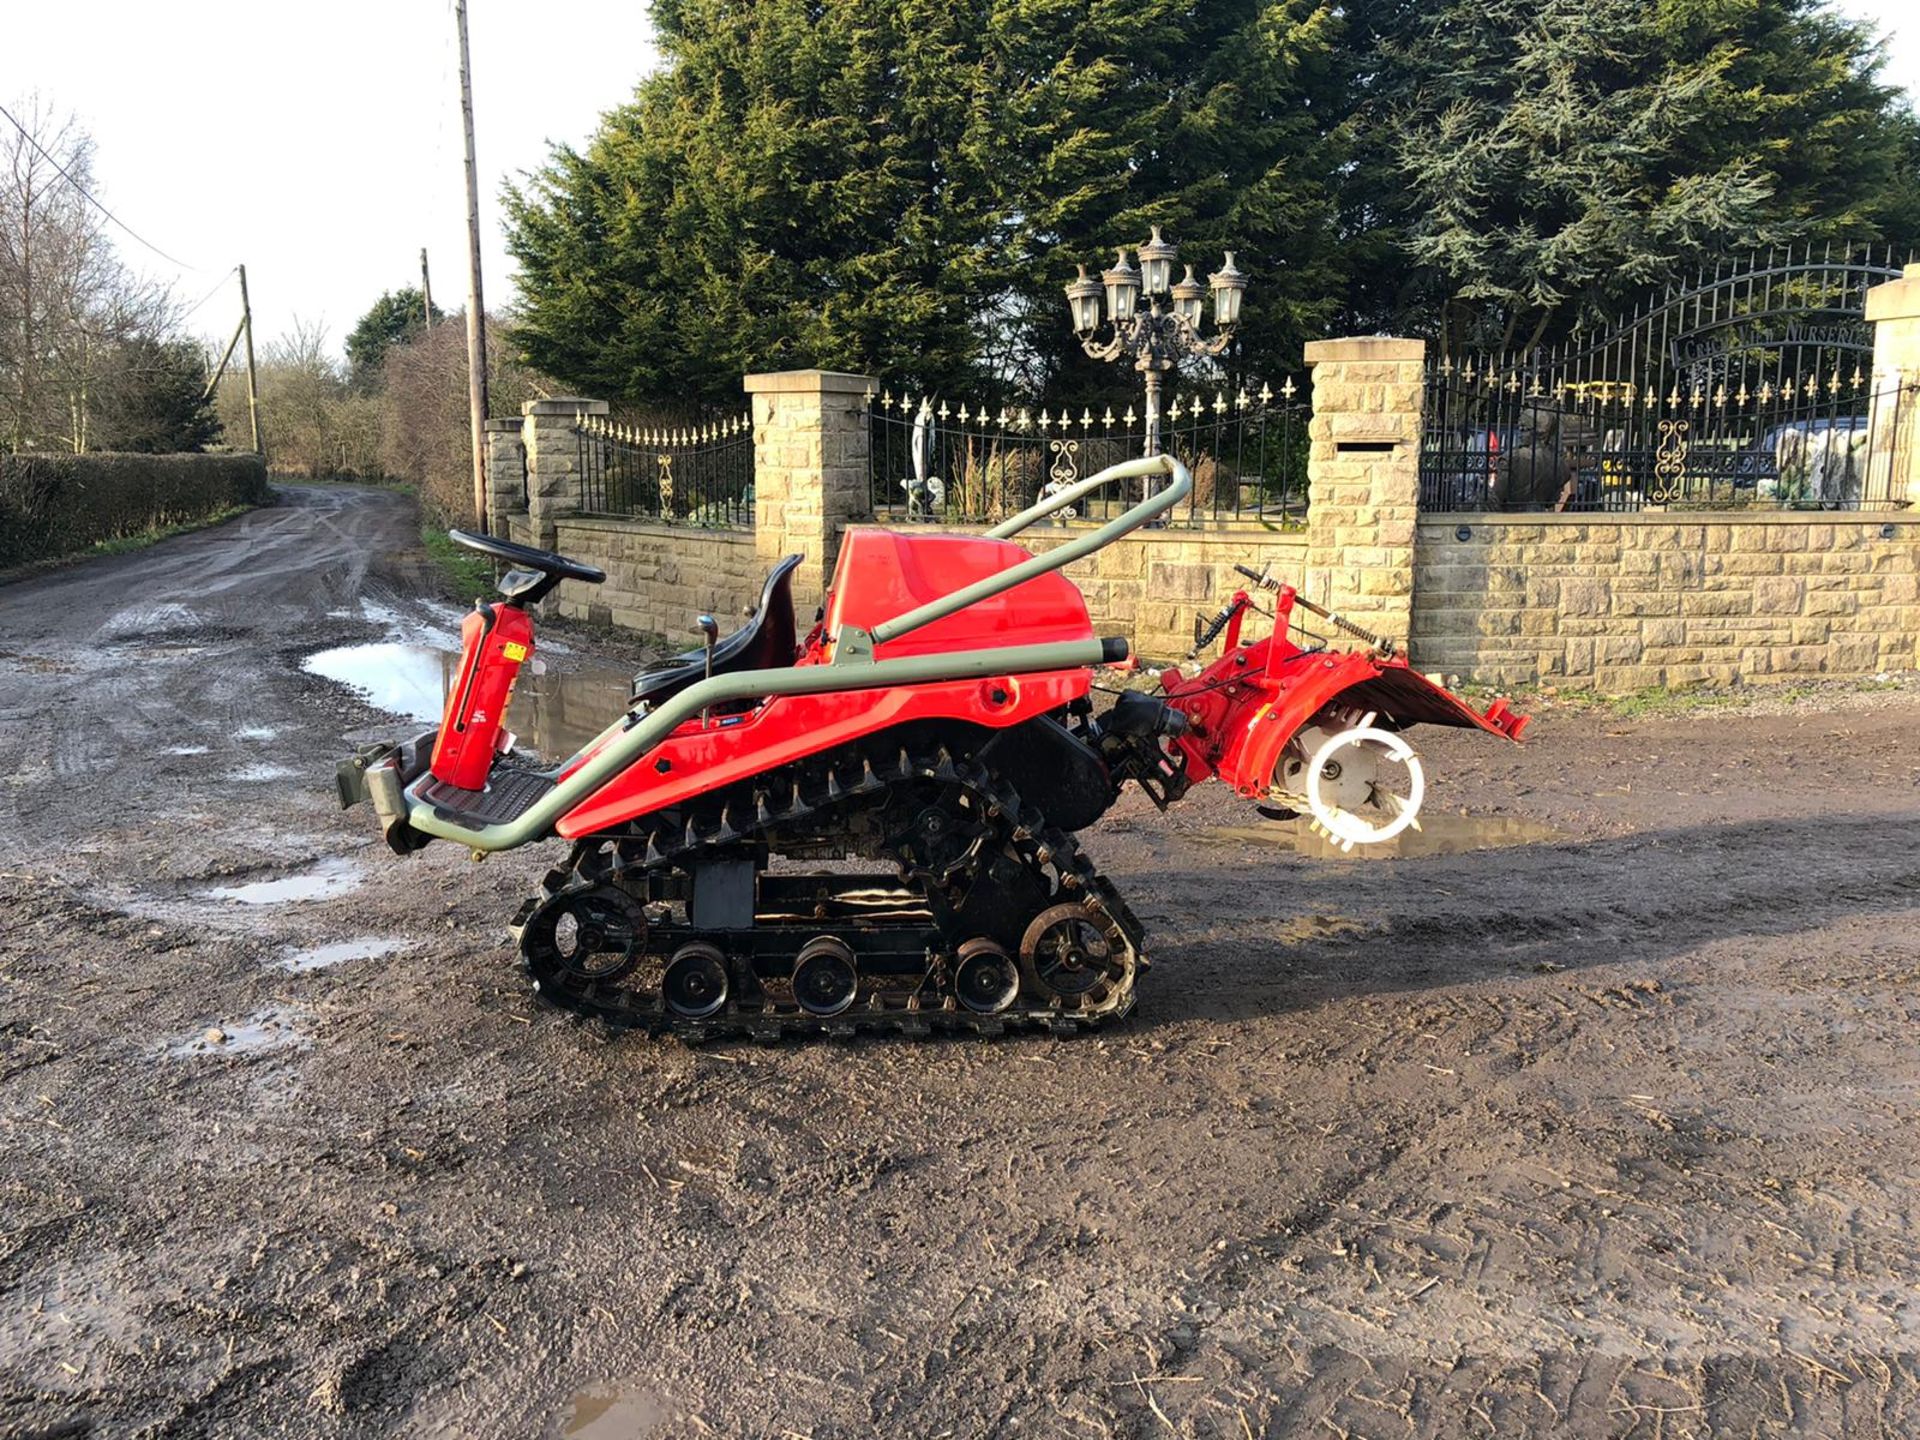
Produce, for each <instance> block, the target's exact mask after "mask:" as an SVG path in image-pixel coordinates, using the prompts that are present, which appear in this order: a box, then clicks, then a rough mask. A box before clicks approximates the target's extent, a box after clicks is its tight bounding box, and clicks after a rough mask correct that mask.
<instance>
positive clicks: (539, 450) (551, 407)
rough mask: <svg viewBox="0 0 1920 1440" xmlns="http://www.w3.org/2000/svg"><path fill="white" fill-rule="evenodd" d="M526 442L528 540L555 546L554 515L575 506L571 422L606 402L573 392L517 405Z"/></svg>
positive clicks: (602, 410)
mask: <svg viewBox="0 0 1920 1440" xmlns="http://www.w3.org/2000/svg"><path fill="white" fill-rule="evenodd" d="M520 413H521V415H522V416H523V417H524V418H523V421H522V424H521V429H520V434H521V440H522V443H524V444H525V445H526V447H527V520H528V522H529V524H530V525H531V526H532V529H533V540H532V542H531V543H532V544H534V545H535V546H537V547H539V548H540V549H542V550H551V549H553V548H554V538H555V533H556V532H555V530H554V521H555V520H556V519H557V518H558V517H559V516H561V515H564V514H567V513H569V512H571V511H574V510H578V509H579V508H580V442H579V439H578V437H576V436H575V435H574V433H573V427H574V425H575V423H576V422H577V421H578V420H579V418H580V417H581V416H582V415H604V414H606V413H607V402H606V401H604V400H586V399H582V398H580V397H579V396H575V395H555V396H553V397H552V398H550V399H546V400H529V401H527V403H526V404H524V405H522V406H521V407H520Z"/></svg>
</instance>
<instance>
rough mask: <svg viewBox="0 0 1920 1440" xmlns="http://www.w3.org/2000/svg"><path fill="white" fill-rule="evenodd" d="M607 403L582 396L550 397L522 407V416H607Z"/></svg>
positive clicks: (530, 402)
mask: <svg viewBox="0 0 1920 1440" xmlns="http://www.w3.org/2000/svg"><path fill="white" fill-rule="evenodd" d="M607 408H608V407H607V402H606V401H604V400H589V399H587V398H586V397H584V396H581V395H549V396H548V397H547V398H546V399H545V400H529V401H527V403H526V404H524V405H522V406H521V407H520V413H521V414H522V415H566V416H573V415H605V414H606V413H607Z"/></svg>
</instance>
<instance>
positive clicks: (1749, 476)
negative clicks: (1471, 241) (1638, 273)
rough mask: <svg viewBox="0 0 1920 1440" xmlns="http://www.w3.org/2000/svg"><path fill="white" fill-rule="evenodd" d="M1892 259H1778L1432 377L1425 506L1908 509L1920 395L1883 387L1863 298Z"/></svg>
mask: <svg viewBox="0 0 1920 1440" xmlns="http://www.w3.org/2000/svg"><path fill="white" fill-rule="evenodd" d="M1899 274H1900V270H1899V269H1898V267H1896V266H1895V265H1894V264H1893V263H1892V257H1891V255H1884V254H1883V255H1880V256H1874V255H1872V254H1870V253H1869V254H1861V253H1857V252H1855V253H1844V254H1835V253H1834V252H1832V251H1831V250H1826V251H1822V252H1820V253H1819V254H1817V255H1816V254H1814V253H1813V252H1812V251H1811V250H1803V251H1800V252H1799V253H1797V254H1796V253H1795V252H1792V251H1787V252H1781V253H1776V254H1772V255H1769V256H1766V257H1764V258H1756V259H1755V260H1753V261H1751V262H1750V263H1748V264H1747V265H1745V266H1743V267H1740V268H1737V269H1736V268H1723V269H1722V270H1719V271H1716V272H1715V273H1714V274H1713V275H1711V276H1703V277H1701V279H1700V280H1699V281H1698V283H1696V284H1694V285H1690V286H1685V287H1680V288H1678V289H1675V290H1672V291H1669V292H1668V293H1667V294H1666V295H1664V296H1662V297H1660V298H1659V299H1658V300H1656V301H1650V302H1649V303H1648V304H1646V305H1644V306H1643V307H1641V309H1640V310H1639V311H1638V312H1636V313H1635V314H1634V315H1633V316H1631V317H1629V318H1628V319H1626V320H1625V321H1623V322H1622V323H1621V324H1620V325H1618V326H1616V327H1614V328H1613V329H1612V330H1610V331H1608V332H1607V333H1606V334H1604V335H1601V336H1599V337H1597V338H1595V337H1582V336H1576V337H1575V338H1574V340H1573V341H1572V342H1571V343H1569V344H1568V345H1566V346H1563V347H1560V348H1557V349H1550V350H1535V351H1530V352H1527V353H1525V354H1519V355H1479V356H1442V357H1440V358H1439V359H1438V360H1437V361H1436V362H1435V363H1434V364H1432V365H1431V366H1430V367H1429V370H1428V375H1427V393H1426V418H1425V435H1424V442H1423V445H1422V448H1421V470H1420V491H1421V495H1420V498H1421V505H1422V508H1424V509H1427V510H1441V511H1447V510H1488V509H1493V510H1540V509H1548V510H1637V509H1641V508H1644V507H1646V506H1650V505H1656V506H1676V505H1678V506H1714V507H1718V506H1737V505H1759V506H1793V507H1803V506H1804V507H1815V508H1834V509H1848V508H1861V507H1872V508H1879V507H1885V506H1897V505H1903V504H1905V503H1906V494H1905V488H1906V487H1905V482H1904V479H1903V478H1902V471H1901V470H1900V469H1899V466H1898V464H1897V462H1896V457H1895V454H1894V440H1893V437H1895V436H1898V435H1900V434H1901V433H1902V431H1903V429H1911V428H1912V427H1911V425H1910V424H1907V425H1903V423H1902V422H1903V421H1906V420H1908V419H1909V418H1910V416H1911V413H1912V407H1913V406H1914V405H1915V404H1916V403H1920V395H1916V394H1915V392H1914V391H1913V390H1912V389H1911V388H1910V387H1909V388H1903V387H1902V385H1901V384H1900V382H1899V380H1898V378H1897V377H1892V378H1888V379H1882V380H1880V381H1876V379H1875V377H1874V375H1873V373H1872V369H1873V360H1872V356H1873V336H1872V327H1871V326H1869V325H1868V324H1867V321H1866V313H1865V312H1866V292H1867V290H1868V289H1869V288H1871V287H1872V286H1874V285H1877V284H1879V283H1881V282H1882V281H1885V280H1889V279H1895V278H1898V276H1899Z"/></svg>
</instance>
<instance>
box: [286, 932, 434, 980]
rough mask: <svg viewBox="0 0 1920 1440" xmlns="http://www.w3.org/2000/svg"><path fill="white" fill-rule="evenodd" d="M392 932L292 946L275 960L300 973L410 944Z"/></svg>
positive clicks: (372, 956) (371, 957)
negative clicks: (384, 934)
mask: <svg viewBox="0 0 1920 1440" xmlns="http://www.w3.org/2000/svg"><path fill="white" fill-rule="evenodd" d="M406 943H407V942H406V941H404V940H396V939H393V938H392V937H391V936H381V935H362V936H360V937H359V938H358V939H355V940H336V941H335V942H334V943H333V944H331V945H314V946H310V947H309V948H307V949H305V950H289V951H288V952H287V953H286V954H284V955H282V956H281V957H280V958H279V959H278V960H276V961H274V964H275V965H277V966H278V967H279V968H280V969H282V970H290V971H292V972H293V973H294V974H296V975H298V974H300V973H302V972H304V971H307V970H326V969H330V968H331V967H333V966H335V965H344V964H346V963H347V962H348V961H349V960H378V959H379V958H380V957H381V956H382V955H391V954H393V952H394V951H396V950H399V949H402V948H403V947H404V946H405V945H406Z"/></svg>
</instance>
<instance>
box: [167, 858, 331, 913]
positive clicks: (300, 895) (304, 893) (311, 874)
mask: <svg viewBox="0 0 1920 1440" xmlns="http://www.w3.org/2000/svg"><path fill="white" fill-rule="evenodd" d="M359 885H360V867H359V866H357V865H355V864H354V863H353V862H352V861H351V860H345V859H338V858H333V859H327V860H322V861H320V862H319V863H318V864H316V865H314V866H312V867H311V868H310V869H307V870H303V871H301V872H300V874H298V875H288V876H286V877H285V878H284V879H280V880H256V881H254V882H253V883H252V884H251V885H225V886H221V887H220V888H218V889H214V890H208V891H205V892H203V893H204V894H205V895H206V897H207V898H208V899H209V900H231V901H233V902H234V903H235V904H239V905H285V904H288V903H290V902H292V901H295V900H331V899H332V898H333V897H334V896H336V895H344V894H346V893H347V891H349V890H354V889H358V888H359Z"/></svg>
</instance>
